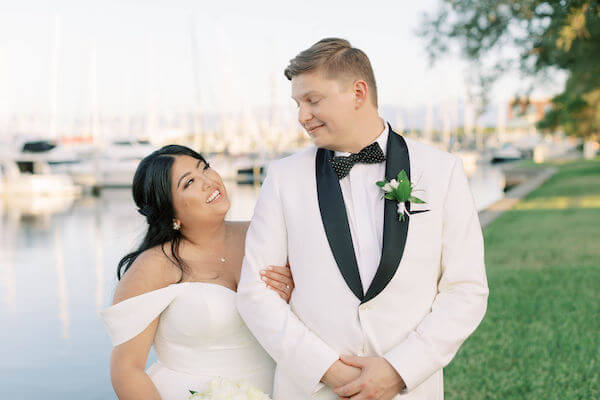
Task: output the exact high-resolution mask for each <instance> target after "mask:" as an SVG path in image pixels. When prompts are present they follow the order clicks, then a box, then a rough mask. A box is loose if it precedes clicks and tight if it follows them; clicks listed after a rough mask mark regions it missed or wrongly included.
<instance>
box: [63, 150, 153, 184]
mask: <svg viewBox="0 0 600 400" xmlns="http://www.w3.org/2000/svg"><path fill="white" fill-rule="evenodd" d="M155 150H157V147H155V146H153V145H152V144H150V143H148V142H146V141H136V140H122V141H116V142H112V143H111V144H110V145H108V146H107V147H106V148H104V149H102V150H99V149H97V150H96V152H95V153H94V154H92V155H91V156H90V157H89V158H88V159H87V160H85V161H83V162H81V163H79V164H74V165H72V167H71V168H70V170H69V174H70V175H71V176H73V179H74V180H75V181H76V182H77V183H79V184H81V185H84V186H97V187H103V188H104V187H113V188H120V187H123V188H124V187H130V186H131V185H132V183H133V175H134V174H135V170H136V168H137V166H138V164H139V163H140V161H141V160H142V158H144V157H146V156H147V155H149V154H150V153H152V152H153V151H155Z"/></svg>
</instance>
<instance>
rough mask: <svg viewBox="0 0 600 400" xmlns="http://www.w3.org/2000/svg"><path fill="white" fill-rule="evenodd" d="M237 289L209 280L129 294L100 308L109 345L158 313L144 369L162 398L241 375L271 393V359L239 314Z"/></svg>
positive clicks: (179, 397) (174, 398)
mask: <svg viewBox="0 0 600 400" xmlns="http://www.w3.org/2000/svg"><path fill="white" fill-rule="evenodd" d="M235 297H236V292H234V291H233V290H231V289H229V288H227V287H225V286H221V285H218V284H214V283H208V282H183V283H178V284H172V285H169V286H167V287H164V288H162V289H158V290H154V291H152V292H148V293H144V294H141V295H139V296H135V297H131V298H129V299H126V300H124V301H122V302H120V303H118V304H115V305H113V306H110V307H108V308H105V309H103V310H102V311H101V312H100V316H101V319H102V320H103V322H104V324H105V326H106V329H107V331H108V334H109V336H110V339H111V340H112V343H113V345H114V346H116V345H119V344H121V343H124V342H126V341H128V340H130V339H132V338H133V337H135V336H136V335H138V334H139V333H141V332H142V331H143V330H144V329H145V328H146V327H147V326H148V325H149V324H150V323H151V322H152V321H153V320H154V319H155V318H156V317H157V316H159V315H160V319H159V322H158V327H157V330H156V336H155V338H154V344H153V345H154V349H155V351H156V355H157V357H158V361H157V362H155V363H154V364H152V365H151V366H150V367H149V368H148V370H147V371H146V372H147V374H148V375H149V376H150V378H151V379H152V382H154V384H155V385H156V388H157V389H158V392H159V393H160V396H161V398H162V399H163V400H183V399H187V398H188V397H189V395H190V392H189V390H194V391H198V392H202V391H204V390H206V384H207V383H208V382H209V381H211V380H212V379H213V378H217V377H224V378H228V379H231V380H235V381H237V380H244V381H246V382H248V383H249V384H251V385H253V386H256V387H257V388H258V389H260V390H262V391H263V392H264V393H266V394H268V395H271V392H272V386H273V373H274V362H273V360H272V359H271V357H269V355H268V354H267V353H266V352H265V351H264V350H263V348H262V347H261V346H260V344H259V343H258V342H257V341H256V339H255V338H254V336H252V333H250V331H249V330H248V328H247V327H246V324H245V323H244V321H243V320H242V318H241V317H240V315H239V314H238V311H237V308H236V305H235Z"/></svg>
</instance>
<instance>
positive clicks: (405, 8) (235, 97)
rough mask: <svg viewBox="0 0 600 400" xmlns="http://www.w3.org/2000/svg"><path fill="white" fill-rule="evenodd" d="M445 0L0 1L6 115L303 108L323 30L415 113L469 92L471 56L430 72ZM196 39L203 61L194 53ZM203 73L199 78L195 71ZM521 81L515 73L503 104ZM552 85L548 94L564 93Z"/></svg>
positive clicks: (0, 81)
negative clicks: (296, 72)
mask: <svg viewBox="0 0 600 400" xmlns="http://www.w3.org/2000/svg"><path fill="white" fill-rule="evenodd" d="M437 4H438V0H423V1H419V2H414V1H377V0H372V1H369V2H366V1H364V0H363V1H349V0H346V1H338V0H336V1H323V0H320V1H317V0H309V1H296V2H282V1H275V0H256V1H231V0H219V1H204V0H195V1H191V0H170V1H162V0H161V1H159V0H146V1H132V0H118V1H115V0H104V1H85V0H84V1H60V0H55V1H34V0H29V1H28V0H22V1H19V2H16V1H7V0H0V118H1V117H2V116H4V117H7V116H10V115H13V114H16V113H40V114H48V113H52V112H54V113H56V114H57V115H58V116H59V118H60V117H62V118H70V117H71V116H73V115H84V114H87V113H90V112H91V110H92V109H96V110H98V111H99V113H101V114H130V113H143V112H148V111H153V112H158V113H159V114H160V113H165V112H166V113H169V112H183V111H189V110H191V109H192V108H193V107H194V104H199V105H200V107H201V109H202V110H204V111H206V112H222V111H232V110H234V111H235V110H244V109H252V108H256V107H267V106H269V104H271V102H274V103H275V104H278V105H283V106H289V107H294V106H293V101H292V100H291V99H290V85H289V82H288V81H287V80H286V79H285V77H284V76H283V69H284V68H285V66H286V65H287V62H288V61H289V59H290V58H292V57H294V56H295V55H296V54H297V53H298V52H299V51H301V50H303V49H305V48H307V47H309V46H310V45H312V44H313V43H314V42H316V41H318V40H319V39H321V38H323V37H330V36H337V37H342V38H346V39H348V40H349V41H350V42H351V43H352V45H353V46H355V47H358V48H360V49H362V50H364V51H365V52H366V53H367V55H368V56H369V58H370V60H371V63H372V65H373V67H374V70H375V77H376V80H377V85H378V92H379V103H380V104H382V105H392V106H395V107H403V108H407V109H410V108H411V107H422V106H425V105H427V104H438V103H440V102H443V101H448V100H452V99H462V98H464V95H465V86H464V77H465V74H466V71H467V66H466V63H465V62H464V61H463V60H462V59H461V58H460V56H458V55H457V56H450V57H446V58H444V59H442V60H439V62H437V63H436V65H435V66H434V67H433V68H431V67H430V66H429V63H428V59H427V56H426V51H425V50H426V49H425V42H424V40H422V39H420V38H419V37H418V36H417V35H416V29H417V28H418V26H419V25H420V23H421V21H422V18H421V15H422V13H423V12H426V11H429V12H433V11H434V10H435V9H436V5H437ZM192 37H194V38H195V39H194V40H195V44H196V45H195V49H196V51H197V52H196V57H197V58H196V63H195V64H194V59H193V52H192V44H191V43H192ZM194 71H195V72H196V78H195V77H194ZM521 85H522V79H521V78H520V77H518V76H509V77H507V78H505V79H503V80H502V81H501V82H500V83H499V84H498V85H496V87H495V89H494V91H493V95H492V99H493V100H494V101H506V100H507V99H509V98H510V97H511V96H512V95H513V94H514V93H515V92H516V91H517V90H518V89H519V88H520V86H521ZM550 86H551V85H549V87H548V88H543V89H542V90H541V91H540V92H541V95H547V94H552V93H554V92H556V90H557V87H555V86H553V87H550Z"/></svg>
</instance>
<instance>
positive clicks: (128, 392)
mask: <svg viewBox="0 0 600 400" xmlns="http://www.w3.org/2000/svg"><path fill="white" fill-rule="evenodd" d="M157 325H158V318H156V319H155V320H154V321H152V323H151V324H150V325H149V326H148V327H147V328H146V329H145V330H144V331H143V332H142V333H140V334H139V335H137V336H136V337H134V338H133V339H131V340H129V341H127V342H125V343H123V344H120V345H118V346H115V348H114V349H113V351H112V353H111V355H110V379H111V381H112V385H113V389H114V390H115V393H116V394H117V397H118V398H119V399H120V400H129V399H132V400H133V399H157V400H159V399H160V395H159V394H158V390H157V389H156V387H155V386H154V383H152V380H150V377H149V376H148V374H146V371H145V367H146V361H147V360H148V353H149V352H150V347H151V346H152V341H153V340H154V334H155V333H156V327H157Z"/></svg>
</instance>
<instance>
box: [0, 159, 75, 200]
mask: <svg viewBox="0 0 600 400" xmlns="http://www.w3.org/2000/svg"><path fill="white" fill-rule="evenodd" d="M0 163H2V170H3V174H2V183H1V185H2V192H1V195H2V196H3V197H5V198H13V197H25V198H31V197H77V196H79V195H80V194H81V188H80V187H78V186H75V184H74V183H73V180H72V179H71V177H70V176H68V175H65V174H55V173H52V172H51V170H50V166H49V165H48V162H46V161H45V160H44V159H40V158H37V157H35V156H29V157H26V156H24V155H20V157H18V158H15V159H9V158H7V157H6V156H5V157H3V158H2V160H1V161H0Z"/></svg>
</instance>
